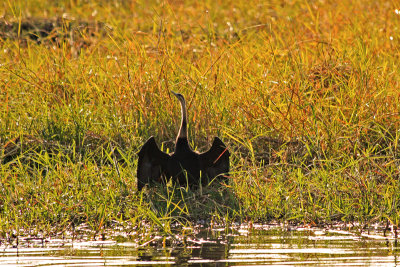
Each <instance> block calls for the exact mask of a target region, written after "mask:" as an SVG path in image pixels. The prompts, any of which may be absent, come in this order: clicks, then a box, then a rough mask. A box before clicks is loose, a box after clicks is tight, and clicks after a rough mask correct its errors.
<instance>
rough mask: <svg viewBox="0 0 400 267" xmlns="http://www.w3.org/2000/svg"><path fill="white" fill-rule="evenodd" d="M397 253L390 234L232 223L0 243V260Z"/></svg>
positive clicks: (378, 260)
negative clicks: (164, 233)
mask: <svg viewBox="0 0 400 267" xmlns="http://www.w3.org/2000/svg"><path fill="white" fill-rule="evenodd" d="M158 241H159V240H158ZM164 241H165V240H164ZM398 254H399V247H398V246H397V243H396V242H395V240H394V239H393V238H392V237H383V236H382V234H380V233H378V232H372V233H368V234H364V235H362V234H354V233H352V232H349V231H343V230H335V229H302V228H292V229H287V228H285V229H284V228H282V227H280V226H258V227H257V226H256V227H252V228H247V227H243V226H237V227H233V228H230V229H225V228H221V229H210V228H203V229H200V230H199V231H197V233H196V235H194V236H191V237H186V238H185V240H182V242H181V243H176V242H175V243H174V242H169V244H168V242H167V244H166V243H165V242H152V243H149V244H148V245H147V246H145V247H141V246H139V245H138V244H136V243H128V242H125V243H119V242H116V241H112V240H111V241H89V242H76V241H74V242H72V241H68V240H64V239H52V240H45V242H44V241H43V240H34V239H31V240H29V242H26V243H22V244H21V245H20V246H19V247H18V248H12V247H8V246H4V245H3V246H2V247H0V266H5V265H14V266H44V265H46V266H57V265H58V266H61V265H62V266H99V265H104V266H138V265H165V266H172V265H183V266H232V265H237V266H239V265H240V266H245V265H252V266H255V265H270V264H273V265H282V266H289V265H290V266H291V265H310V266H314V265H325V266H332V265H337V266H348V265H353V266H357V265H369V266H385V265H386V266H387V265H388V266H396V265H397V264H398Z"/></svg>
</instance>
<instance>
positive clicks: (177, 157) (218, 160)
mask: <svg viewBox="0 0 400 267" xmlns="http://www.w3.org/2000/svg"><path fill="white" fill-rule="evenodd" d="M172 93H173V94H174V95H175V96H176V97H177V98H178V100H179V102H180V103H181V112H182V122H181V127H180V129H179V133H178V136H177V137H176V142H175V152H174V153H172V154H170V155H169V154H167V153H164V152H162V151H161V150H160V149H159V148H158V146H157V144H156V141H155V139H154V137H153V136H152V137H150V138H149V140H147V142H146V143H145V144H144V145H143V147H142V148H141V149H140V151H139V154H138V155H139V161H138V169H137V178H138V180H137V186H138V190H139V191H140V190H142V188H143V187H144V186H145V185H146V184H151V183H152V182H154V181H156V182H162V181H163V179H169V178H172V180H173V182H177V183H179V184H180V185H186V184H187V185H188V186H189V187H191V188H195V187H196V186H198V185H199V184H200V183H201V184H202V185H207V184H208V183H209V182H210V181H211V180H212V179H213V178H214V177H216V176H218V175H220V174H227V173H228V172H229V156H230V153H229V151H228V149H227V148H226V146H225V144H224V143H223V142H222V141H221V139H219V138H218V137H215V138H214V141H213V143H212V146H211V148H210V150H208V151H207V152H204V153H197V152H195V151H193V150H192V149H191V148H190V145H189V141H188V124H187V112H186V101H185V98H184V97H183V95H181V94H178V93H175V92H172Z"/></svg>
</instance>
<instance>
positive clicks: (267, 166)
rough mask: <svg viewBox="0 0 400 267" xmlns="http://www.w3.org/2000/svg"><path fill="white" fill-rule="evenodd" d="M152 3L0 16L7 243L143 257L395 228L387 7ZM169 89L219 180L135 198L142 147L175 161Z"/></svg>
mask: <svg viewBox="0 0 400 267" xmlns="http://www.w3.org/2000/svg"><path fill="white" fill-rule="evenodd" d="M161 2H162V4H160V2H156V1H154V2H152V1H150V2H149V1H146V2H143V3H141V2H130V1H117V0H115V1H97V2H95V1H58V2H57V3H53V1H38V0H33V1H22V0H21V1H20V0H16V1H5V3H2V4H0V9H1V10H2V11H3V12H2V16H3V18H2V20H3V22H6V23H7V24H12V25H17V26H18V25H19V27H16V28H17V29H18V31H17V36H16V37H15V36H10V35H6V34H4V33H2V34H0V37H1V38H2V39H1V40H0V53H1V59H2V60H1V62H0V88H1V90H0V103H1V104H0V143H1V145H2V146H3V147H5V148H7V149H2V150H1V152H0V153H1V165H0V239H1V240H7V239H8V240H10V239H12V237H15V236H19V235H29V234H30V235H42V236H51V235H56V234H63V233H67V232H71V231H72V232H73V231H79V229H80V228H82V227H83V228H85V229H89V230H90V233H91V234H90V237H97V238H99V236H101V235H102V233H105V232H107V231H109V230H110V229H123V231H124V233H125V234H126V235H127V236H129V238H131V239H133V240H139V241H138V242H142V243H144V244H145V243H146V242H147V241H148V240H151V239H152V238H153V236H154V235H156V234H158V232H157V231H161V232H162V233H163V234H165V235H171V234H172V231H173V230H172V229H173V226H174V225H181V226H182V229H186V226H190V225H192V223H193V222H196V221H202V220H204V221H206V222H208V223H209V222H211V221H212V222H221V223H226V224H229V223H231V222H233V221H262V222H268V221H282V222H291V223H301V224H309V225H324V224H329V223H334V222H338V221H339V222H346V223H353V222H357V223H360V225H361V226H360V227H364V226H368V225H370V224H373V223H384V224H386V223H387V222H388V223H389V224H390V225H393V226H394V227H398V225H399V218H400V217H399V216H400V214H399V210H400V207H399V206H400V199H399V198H400V194H399V193H398V192H399V189H400V182H399V154H398V151H399V147H398V143H399V142H398V141H399V122H400V116H399V107H400V105H399V104H400V103H399V101H400V97H399V77H400V76H399V72H398V67H397V65H398V61H399V53H398V42H399V38H398V35H397V32H396V29H398V28H399V27H400V16H399V15H398V14H397V13H396V12H395V10H398V9H399V8H400V7H399V6H396V4H395V2H384V1H372V0H371V1H342V2H340V3H336V2H329V1H325V2H324V1H323V2H313V3H306V2H304V3H303V2H301V1H300V2H299V1H298V2H293V1H292V2H290V1H289V2H287V1H275V2H274V3H272V2H271V4H261V3H258V2H256V1H254V4H249V2H248V1H224V2H221V3H217V2H215V1H205V2H202V3H199V2H193V3H192V4H191V5H189V4H188V5H182V4H181V3H178V2H176V3H175V2H168V1H161ZM35 18H41V19H44V20H46V19H48V20H51V21H61V22H62V23H60V24H54V28H52V29H51V32H50V36H56V37H57V38H55V39H52V38H50V37H48V38H47V37H46V36H44V37H43V36H42V37H41V38H42V39H44V40H43V41H41V42H37V41H36V40H31V39H30V38H26V36H30V35H29V33H27V32H24V30H26V29H25V28H23V27H20V26H21V25H22V22H23V21H26V20H34V19H35ZM57 18H58V19H57ZM75 21H87V22H88V23H89V24H88V25H109V27H107V29H106V30H104V29H100V28H95V27H94V28H90V30H87V29H85V28H83V27H80V26H76V27H75V26H74V28H73V29H74V30H76V31H75V32H74V33H75V34H72V33H71V27H67V26H65V27H64V26H63V25H79V23H77V24H75V23H73V22H75ZM98 23H100V24H98ZM35 25H38V24H35ZM13 27H14V26H13ZM2 29H3V28H1V27H0V30H2ZM39 32H40V31H39ZM32 34H35V32H33V33H32ZM170 90H176V91H179V92H182V93H183V94H185V96H187V101H188V109H189V110H190V116H189V117H188V120H189V123H190V125H191V128H190V129H189V135H190V136H191V140H193V141H192V143H191V146H192V147H193V148H194V149H196V150H205V148H206V147H207V144H209V143H210V140H209V137H210V136H215V135H218V136H221V137H222V139H223V140H224V142H225V143H226V144H227V146H228V148H229V150H230V152H231V172H230V177H229V181H228V182H227V183H226V184H223V185H219V184H218V186H214V185H216V183H214V184H212V185H211V186H208V187H204V188H201V190H198V191H191V190H186V189H183V188H176V187H173V186H167V187H165V188H160V187H156V188H151V189H149V190H145V192H140V193H138V192H136V186H137V184H136V168H137V155H136V153H137V152H138V151H139V149H140V146H141V145H142V144H143V142H144V140H146V139H148V137H150V136H151V135H155V136H156V140H157V142H158V143H159V144H162V145H161V149H162V150H163V151H164V152H170V151H172V149H173V141H174V139H175V134H176V132H177V129H176V128H174V127H173V125H178V124H179V123H178V121H176V119H175V118H176V116H174V114H177V113H178V112H179V111H178V109H177V106H176V103H174V102H173V101H165V100H164V99H166V98H168V97H169V92H170ZM161 140H167V141H164V142H163V143H161V142H160V141H161ZM195 144H196V145H197V146H196V145H195ZM183 226H185V227H183ZM182 231H183V230H182ZM184 231H187V230H184ZM2 242H3V241H2Z"/></svg>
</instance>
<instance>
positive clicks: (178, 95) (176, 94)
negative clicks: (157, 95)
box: [171, 91, 185, 103]
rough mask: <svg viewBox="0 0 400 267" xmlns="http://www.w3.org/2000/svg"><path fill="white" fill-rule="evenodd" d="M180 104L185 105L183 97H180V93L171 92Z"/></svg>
mask: <svg viewBox="0 0 400 267" xmlns="http://www.w3.org/2000/svg"><path fill="white" fill-rule="evenodd" d="M171 92H172V93H173V94H174V95H175V96H176V97H177V98H178V100H179V101H180V102H181V103H185V98H184V97H183V95H181V94H180V93H176V92H174V91H171Z"/></svg>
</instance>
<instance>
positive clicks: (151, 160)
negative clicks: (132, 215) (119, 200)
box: [137, 136, 170, 191]
mask: <svg viewBox="0 0 400 267" xmlns="http://www.w3.org/2000/svg"><path fill="white" fill-rule="evenodd" d="M138 155H139V161H138V168H137V178H138V179H137V186H138V190H139V191H140V190H142V188H143V187H144V186H145V185H146V184H151V183H152V182H154V181H155V182H160V181H161V178H162V175H163V174H164V175H165V173H166V172H167V171H168V166H167V164H168V161H169V159H170V156H169V155H168V154H166V153H164V152H162V151H161V150H160V149H159V148H158V146H157V144H156V141H155V139H154V137H153V136H152V137H150V138H149V139H148V140H147V141H146V143H145V144H144V145H143V147H142V148H141V149H140V151H139V153H138Z"/></svg>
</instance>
